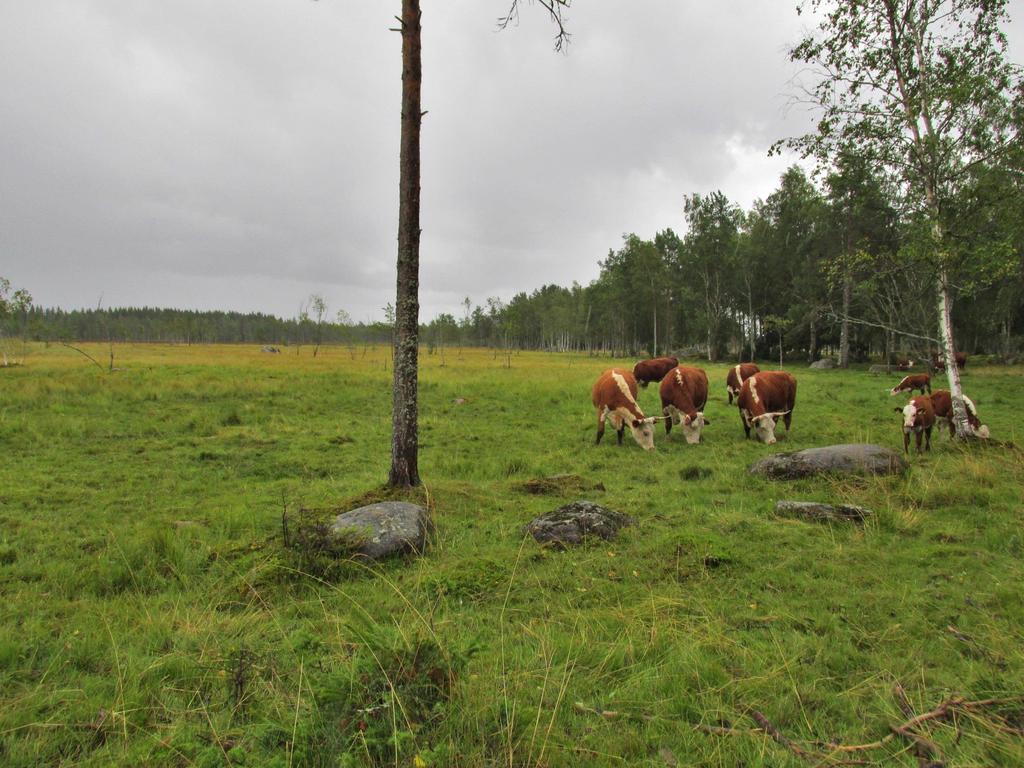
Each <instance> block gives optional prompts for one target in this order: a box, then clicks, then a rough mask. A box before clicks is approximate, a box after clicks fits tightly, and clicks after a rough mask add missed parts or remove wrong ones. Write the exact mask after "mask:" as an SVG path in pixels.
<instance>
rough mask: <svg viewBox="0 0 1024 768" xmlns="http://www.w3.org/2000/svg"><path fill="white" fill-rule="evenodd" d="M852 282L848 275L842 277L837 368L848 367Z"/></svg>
mask: <svg viewBox="0 0 1024 768" xmlns="http://www.w3.org/2000/svg"><path fill="white" fill-rule="evenodd" d="M852 293H853V281H852V280H850V275H849V274H846V275H844V276H843V322H842V324H841V325H840V326H839V367H840V368H849V367H850V303H851V299H852Z"/></svg>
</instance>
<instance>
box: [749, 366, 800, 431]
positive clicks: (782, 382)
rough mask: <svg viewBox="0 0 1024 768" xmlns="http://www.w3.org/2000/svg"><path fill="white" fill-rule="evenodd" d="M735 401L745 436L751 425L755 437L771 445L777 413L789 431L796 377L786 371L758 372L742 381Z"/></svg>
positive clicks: (794, 398) (794, 402) (794, 399)
mask: <svg viewBox="0 0 1024 768" xmlns="http://www.w3.org/2000/svg"><path fill="white" fill-rule="evenodd" d="M736 403H737V405H739V408H740V417H741V418H742V419H743V430H744V431H745V432H746V435H747V437H750V428H751V427H753V428H754V431H755V433H756V434H757V438H758V440H760V441H761V442H763V443H766V444H768V445H771V444H772V443H774V442H775V422H776V420H777V419H778V418H779V417H780V416H781V417H782V419H783V421H784V422H785V424H786V431H787V432H789V424H790V422H791V421H792V419H793V406H794V405H795V404H796V379H794V378H793V377H792V376H791V375H790V374H788V373H786V372H785V371H759V372H758V373H755V374H754V375H753V376H751V377H750V378H749V379H745V380H744V381H743V385H742V386H741V387H740V393H739V395H738V396H737V397H736Z"/></svg>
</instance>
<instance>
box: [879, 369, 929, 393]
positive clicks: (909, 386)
mask: <svg viewBox="0 0 1024 768" xmlns="http://www.w3.org/2000/svg"><path fill="white" fill-rule="evenodd" d="M915 389H920V390H921V394H922V395H923V394H924V393H925V390H928V393H929V394H931V391H932V377H931V376H929V375H928V374H927V373H914V374H911V375H910V376H904V377H903V380H902V381H901V382H900V383H899V384H897V385H896V386H895V387H893V388H892V389H890V390H889V394H890V395H898V394H899V393H900V392H913V391H914V390H915Z"/></svg>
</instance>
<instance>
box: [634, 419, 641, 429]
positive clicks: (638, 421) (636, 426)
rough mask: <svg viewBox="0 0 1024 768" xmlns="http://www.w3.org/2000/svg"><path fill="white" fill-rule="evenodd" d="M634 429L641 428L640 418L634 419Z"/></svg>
mask: <svg viewBox="0 0 1024 768" xmlns="http://www.w3.org/2000/svg"><path fill="white" fill-rule="evenodd" d="M633 429H640V420H639V419H633Z"/></svg>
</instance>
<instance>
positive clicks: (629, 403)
mask: <svg viewBox="0 0 1024 768" xmlns="http://www.w3.org/2000/svg"><path fill="white" fill-rule="evenodd" d="M636 392H637V389H636V379H635V378H633V374H632V373H630V372H629V371H627V370H625V369H624V368H611V369H610V370H607V371H605V372H604V373H602V374H601V375H600V376H599V377H598V379H597V381H596V382H595V383H594V389H593V390H592V391H591V393H590V399H591V401H592V402H593V403H594V407H595V408H596V409H597V439H596V440H595V441H594V443H595V445H596V444H597V443H600V442H601V438H602V437H603V436H604V422H605V419H608V420H610V421H611V423H612V426H613V427H615V431H616V433H617V435H618V444H619V445H622V433H623V432H624V431H625V429H626V425H627V424H628V425H629V428H630V430H632V432H633V438H634V439H635V440H636V441H637V443H638V444H639V445H640V447H641V448H643V449H644V450H645V451H653V450H654V427H653V426H652V424H654V422H655V421H658V420H659V417H657V416H651V417H650V418H646V417H645V416H644V412H643V411H642V410H640V406H639V405H637V402H636Z"/></svg>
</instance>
